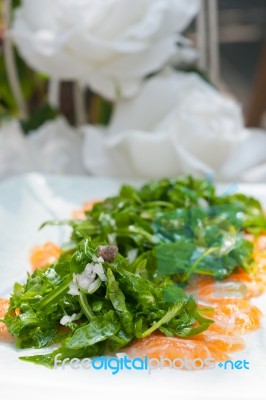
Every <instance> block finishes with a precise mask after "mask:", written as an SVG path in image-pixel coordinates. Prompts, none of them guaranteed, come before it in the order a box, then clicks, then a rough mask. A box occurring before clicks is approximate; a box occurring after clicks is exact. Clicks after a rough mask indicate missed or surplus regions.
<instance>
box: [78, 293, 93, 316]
mask: <svg viewBox="0 0 266 400" xmlns="http://www.w3.org/2000/svg"><path fill="white" fill-rule="evenodd" d="M79 304H80V307H81V309H82V311H83V312H84V314H85V315H86V317H87V318H88V320H91V319H92V318H93V317H94V314H93V311H92V309H91V308H90V306H89V303H88V300H87V295H86V294H85V293H80V295H79Z"/></svg>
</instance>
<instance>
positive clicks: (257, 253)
mask: <svg viewBox="0 0 266 400" xmlns="http://www.w3.org/2000/svg"><path fill="white" fill-rule="evenodd" d="M96 202H97V201H91V202H88V203H87V204H85V205H84V207H83V208H82V209H81V210H78V211H77V212H76V213H75V214H74V216H75V218H82V217H83V216H84V211H85V210H88V209H91V208H92V207H93V205H94V204H95V203H96ZM249 240H252V241H253V243H254V260H255V263H256V266H257V268H256V270H255V271H252V272H250V273H247V272H246V271H244V270H243V269H241V268H239V269H238V270H237V271H236V272H235V273H234V274H232V275H231V276H230V277H229V278H228V279H225V280H224V281H222V282H214V281H213V279H211V278H210V277H202V276H197V278H196V279H194V281H192V282H190V284H189V285H188V286H187V293H188V294H192V295H194V297H196V298H197V299H198V301H199V303H200V304H201V305H200V304H199V307H200V308H201V312H202V313H203V314H204V313H205V310H206V305H207V306H208V307H209V306H211V307H212V308H211V313H210V308H208V311H206V312H207V314H206V316H208V317H210V318H212V319H213V321H214V323H213V324H212V325H210V327H209V328H208V329H207V330H206V331H204V332H202V333H200V334H198V335H196V336H194V337H191V338H186V339H183V338H178V337H166V336H164V335H162V334H161V333H160V332H155V333H154V334H152V335H151V336H149V337H147V338H145V339H140V340H137V341H136V342H134V343H133V344H132V345H131V346H129V347H127V348H126V349H125V351H126V352H127V354H128V355H129V356H130V357H136V356H143V357H144V356H148V357H149V358H157V359H160V357H164V358H168V359H170V360H175V359H177V358H185V357H186V358H187V359H196V358H201V359H206V358H213V359H214V360H215V361H225V360H228V359H229V358H230V353H231V352H234V351H240V350H243V349H244V347H245V343H244V339H243V337H242V335H244V334H245V333H248V332H251V331H254V330H256V329H258V328H259V327H260V320H261V316H262V313H261V311H260V310H259V309H258V308H257V307H256V306H254V305H252V304H251V299H252V298H254V297H257V296H259V295H261V294H262V293H263V292H264V291H265V289H266V233H265V234H263V235H261V236H259V237H258V238H256V239H255V238H253V237H251V236H250V235H249ZM60 255H61V249H60V248H59V247H58V246H56V245H55V244H53V243H50V242H48V243H45V244H44V245H42V246H37V247H35V248H34V249H33V251H32V253H31V259H30V261H31V266H32V269H33V270H35V269H37V268H45V267H47V266H48V265H49V264H51V263H53V262H55V261H56V260H57V259H58V258H59V257H60ZM8 305H9V302H8V300H5V299H2V300H1V299H0V319H1V318H3V317H4V315H5V313H6V312H7V310H8ZM0 339H2V340H6V341H10V340H12V338H11V336H10V334H9V333H8V331H7V329H6V326H5V325H4V323H0Z"/></svg>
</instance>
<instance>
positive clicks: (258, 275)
mask: <svg viewBox="0 0 266 400" xmlns="http://www.w3.org/2000/svg"><path fill="white" fill-rule="evenodd" d="M249 240H252V241H253V243H254V260H255V264H256V268H255V269H254V271H251V272H250V273H248V272H246V271H244V270H243V269H241V268H238V269H237V271H236V272H235V273H234V274H232V275H231V276H230V277H229V278H228V279H225V280H224V281H222V282H214V281H213V279H212V278H210V277H202V276H197V277H196V279H194V281H192V282H190V284H189V285H188V287H187V293H188V294H193V295H194V296H195V297H196V298H197V300H198V301H199V302H200V303H201V304H202V305H201V306H200V305H199V307H200V308H201V312H202V313H203V314H204V313H205V311H204V309H206V305H207V306H208V307H209V306H211V307H212V311H211V312H210V308H208V311H207V314H206V316H208V317H209V318H211V319H213V321H214V323H213V324H211V325H210V327H209V328H208V329H207V330H206V331H204V332H203V333H200V334H198V335H196V336H194V337H192V338H186V339H181V338H178V337H171V338H169V337H166V336H164V335H162V334H160V333H159V332H158V333H157V332H156V333H155V334H154V335H152V336H150V337H148V338H145V339H141V340H138V341H137V342H135V343H133V344H132V345H131V346H129V347H128V348H127V350H126V352H127V353H128V355H129V356H130V357H136V356H148V357H150V358H156V359H160V357H165V358H168V359H170V360H172V361H173V360H175V359H177V358H182V359H184V357H186V358H188V359H195V358H201V359H205V358H206V357H212V358H214V359H215V361H224V360H227V359H230V353H231V352H234V351H240V350H243V349H244V347H245V342H244V338H243V335H244V334H246V333H248V332H251V331H254V330H256V329H259V328H260V326H261V317H262V313H261V311H260V310H259V309H258V307H256V306H255V305H253V304H252V303H251V300H252V298H254V297H257V296H260V295H261V294H263V293H264V292H265V290H266V233H265V234H263V235H260V236H259V237H258V238H256V239H255V238H254V237H252V236H249Z"/></svg>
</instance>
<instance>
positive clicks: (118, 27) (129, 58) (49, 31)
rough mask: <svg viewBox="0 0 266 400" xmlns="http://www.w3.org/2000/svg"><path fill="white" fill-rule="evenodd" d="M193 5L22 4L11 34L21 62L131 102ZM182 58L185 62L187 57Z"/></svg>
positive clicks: (172, 1) (49, 0)
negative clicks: (128, 97) (128, 99)
mask: <svg viewBox="0 0 266 400" xmlns="http://www.w3.org/2000/svg"><path fill="white" fill-rule="evenodd" d="M198 5H199V1H198V0H189V1H187V0H134V1H133V0H104V1H103V0H38V1H36V0H22V5H21V6H20V7H19V8H18V9H17V11H16V13H15V19H14V24H13V30H12V32H11V34H12V36H13V38H14V40H15V43H16V45H17V47H18V49H19V51H20V54H21V55H22V57H23V58H24V59H25V60H26V61H27V62H28V64H29V65H30V66H32V67H33V68H35V69H37V70H39V71H42V72H44V73H46V74H48V75H49V76H51V77H53V78H55V79H61V80H70V79H73V80H79V81H81V82H84V83H87V84H89V85H90V86H91V88H92V89H94V90H95V91H97V92H99V93H100V94H102V95H103V96H105V97H107V98H114V97H117V96H118V95H119V94H122V95H125V96H131V95H132V94H133V93H135V92H136V90H137V88H138V86H139V84H140V81H141V79H142V78H143V77H144V76H146V75H147V74H149V73H151V72H156V71H157V70H159V69H160V68H161V67H162V66H163V65H164V64H165V63H166V62H168V61H169V60H170V59H171V58H173V57H174V58H175V60H178V61H182V57H183V52H184V51H183V50H178V48H177V47H176V42H177V40H178V38H179V37H180V36H179V35H178V32H182V31H183V30H184V29H185V28H186V26H187V25H188V24H189V22H190V21H191V20H192V18H193V17H194V16H195V14H196V13H197V10H198ZM186 57H187V56H186Z"/></svg>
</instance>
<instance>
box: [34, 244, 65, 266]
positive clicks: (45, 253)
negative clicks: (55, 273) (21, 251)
mask: <svg viewBox="0 0 266 400" xmlns="http://www.w3.org/2000/svg"><path fill="white" fill-rule="evenodd" d="M61 253H62V250H61V249H60V247H58V246H56V245H55V244H54V243H52V242H47V243H44V244H43V245H41V246H36V247H34V248H33V249H32V251H31V254H30V264H31V268H32V270H33V271H35V270H36V269H42V268H45V267H48V266H49V265H51V264H53V263H54V262H55V261H57V260H58V259H59V257H60V255H61Z"/></svg>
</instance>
